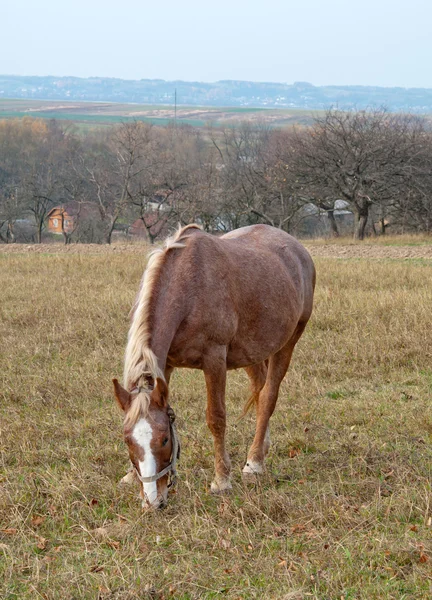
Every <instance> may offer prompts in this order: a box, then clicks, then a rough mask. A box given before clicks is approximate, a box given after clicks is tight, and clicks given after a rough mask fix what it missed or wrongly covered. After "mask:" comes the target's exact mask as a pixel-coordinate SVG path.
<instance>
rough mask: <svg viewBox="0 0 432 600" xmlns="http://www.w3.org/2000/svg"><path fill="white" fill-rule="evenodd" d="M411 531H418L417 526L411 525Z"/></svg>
mask: <svg viewBox="0 0 432 600" xmlns="http://www.w3.org/2000/svg"><path fill="white" fill-rule="evenodd" d="M410 530H411V531H418V527H417V525H411V527H410Z"/></svg>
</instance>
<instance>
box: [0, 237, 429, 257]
mask: <svg viewBox="0 0 432 600" xmlns="http://www.w3.org/2000/svg"><path fill="white" fill-rule="evenodd" d="M394 240H395V241H394ZM397 240H398V238H391V241H389V242H387V244H383V243H382V242H381V243H380V242H375V243H373V242H372V243H371V242H364V243H353V242H350V241H347V240H345V241H340V242H338V243H333V244H332V243H331V242H329V241H328V240H323V241H312V242H311V241H303V244H304V245H305V246H306V248H307V249H308V250H309V252H310V253H311V255H312V256H316V257H322V258H366V259H368V258H374V259H377V258H378V259H388V258H390V259H405V258H424V259H432V240H431V243H429V244H427V243H424V242H422V241H419V240H418V239H416V238H413V240H414V241H412V242H410V243H405V244H403V243H402V244H401V243H400V242H399V243H397ZM392 242H393V243H392ZM149 248H150V247H149V246H148V244H145V243H139V242H138V243H116V244H111V245H103V244H70V245H68V246H65V245H64V244H0V254H1V253H5V254H15V253H18V254H29V253H30V254H113V255H114V254H139V255H145V254H146V253H147V251H148V250H149Z"/></svg>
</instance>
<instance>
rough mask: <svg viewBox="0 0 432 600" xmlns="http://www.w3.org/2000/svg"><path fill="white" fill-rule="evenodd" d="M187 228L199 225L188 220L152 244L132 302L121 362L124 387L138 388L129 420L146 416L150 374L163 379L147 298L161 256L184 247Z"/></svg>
mask: <svg viewBox="0 0 432 600" xmlns="http://www.w3.org/2000/svg"><path fill="white" fill-rule="evenodd" d="M189 229H201V227H200V226H199V225H196V224H192V225H186V227H179V229H178V230H177V231H176V232H175V234H174V235H172V236H171V237H169V238H167V239H166V240H165V243H164V245H163V246H162V247H161V248H156V250H153V251H152V252H151V253H150V254H149V259H148V262H147V267H146V270H145V271H144V276H143V278H142V281H141V286H140V290H139V292H138V296H137V299H136V301H135V305H134V307H133V309H132V310H133V315H132V322H131V326H130V329H129V335H128V342H127V346H126V353H125V362H124V376H123V380H124V387H125V388H126V389H127V390H131V389H132V388H134V387H136V386H138V387H139V388H142V391H140V393H139V394H138V395H137V396H136V398H135V399H134V400H133V402H132V405H131V407H130V409H129V410H128V412H127V414H126V420H127V421H128V423H129V424H133V423H136V422H137V421H138V419H139V418H140V417H142V416H144V417H145V416H146V415H147V413H148V408H149V405H150V394H151V391H152V390H151V388H150V387H149V384H148V378H149V377H150V378H151V379H153V381H154V382H156V379H157V378H158V377H159V378H160V379H163V380H165V377H164V374H163V373H162V371H161V369H160V367H159V365H158V360H157V357H156V355H155V354H154V352H153V351H152V350H151V348H150V336H151V331H150V328H149V313H150V300H151V296H152V293H153V289H154V286H155V284H156V281H157V279H158V277H159V274H160V272H161V269H162V266H163V264H164V261H165V256H166V254H167V252H168V251H169V250H172V249H174V248H184V247H185V239H186V237H185V235H184V234H185V232H186V231H187V230H189Z"/></svg>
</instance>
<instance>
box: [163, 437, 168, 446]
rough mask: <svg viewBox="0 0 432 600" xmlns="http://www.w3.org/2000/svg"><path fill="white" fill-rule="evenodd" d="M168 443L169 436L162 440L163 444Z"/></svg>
mask: <svg viewBox="0 0 432 600" xmlns="http://www.w3.org/2000/svg"><path fill="white" fill-rule="evenodd" d="M167 444H168V438H165V439H164V441H163V442H162V446H166V445H167Z"/></svg>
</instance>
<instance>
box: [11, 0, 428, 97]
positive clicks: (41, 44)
mask: <svg viewBox="0 0 432 600" xmlns="http://www.w3.org/2000/svg"><path fill="white" fill-rule="evenodd" d="M0 9H1V10H0V74H8V75H55V76H70V75H73V76H77V77H92V76H99V77H119V78H122V79H166V80H178V79H182V80H186V81H207V82H213V81H218V80H221V79H241V80H250V81H267V82H268V81H272V82H286V83H293V82H294V81H308V82H310V83H312V84H314V85H338V84H339V85H377V86H401V87H429V88H432V68H431V63H432V25H431V23H432V2H431V1H430V0H410V1H409V2H408V0H344V1H343V0H294V1H292V0H260V1H258V0H249V1H246V0H216V1H215V2H210V1H208V0H207V1H206V0H176V1H173V0H152V1H151V2H149V1H147V0H141V1H139V0H123V1H121V0H116V1H115V2H114V1H112V0H103V1H102V0H73V1H69V2H64V1H63V2H62V1H59V0H37V1H36V0H0Z"/></svg>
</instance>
